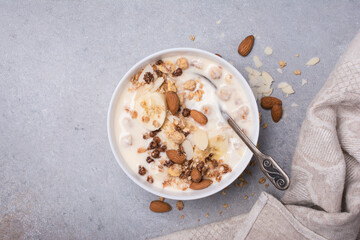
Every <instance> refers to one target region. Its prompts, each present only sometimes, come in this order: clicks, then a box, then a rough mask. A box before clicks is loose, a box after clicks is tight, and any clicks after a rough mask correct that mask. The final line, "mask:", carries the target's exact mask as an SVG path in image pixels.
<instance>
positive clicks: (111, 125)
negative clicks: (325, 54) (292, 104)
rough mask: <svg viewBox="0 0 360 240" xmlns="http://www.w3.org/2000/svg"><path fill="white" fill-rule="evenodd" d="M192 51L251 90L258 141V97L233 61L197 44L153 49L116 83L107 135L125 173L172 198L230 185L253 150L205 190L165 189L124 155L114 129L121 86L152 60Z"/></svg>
mask: <svg viewBox="0 0 360 240" xmlns="http://www.w3.org/2000/svg"><path fill="white" fill-rule="evenodd" d="M184 54H186V55H193V56H198V57H204V58H207V59H210V60H212V61H214V62H215V63H218V64H220V65H221V66H223V67H224V68H225V69H229V70H230V72H231V73H232V74H233V79H237V80H239V81H240V84H241V85H242V87H243V89H244V91H245V92H246V93H247V94H248V99H249V105H250V106H249V107H250V114H251V119H252V121H253V130H252V132H251V133H250V136H249V137H250V139H251V140H252V141H253V142H254V143H257V140H258V136H259V111H258V107H257V104H256V100H255V98H254V95H253V93H252V91H251V89H250V87H249V85H248V84H247V82H246V80H245V78H244V77H243V76H242V75H241V73H240V72H239V71H238V70H237V69H236V68H234V67H233V65H231V64H230V63H228V62H227V61H225V60H224V59H222V58H220V57H218V56H216V55H215V54H213V53H209V52H207V51H203V50H199V49H194V48H172V49H167V50H163V51H160V52H157V53H154V54H152V55H150V56H148V57H146V58H144V59H142V60H141V61H139V62H138V63H137V64H135V66H133V67H132V68H131V69H130V70H129V71H128V72H127V73H126V74H125V76H124V77H123V78H122V79H121V80H120V82H119V84H118V85H117V87H116V89H115V91H114V93H113V96H112V98H111V101H110V106H109V111H108V119H107V130H108V137H109V141H110V146H111V149H112V152H113V153H114V156H115V158H116V160H117V162H118V163H119V165H120V167H121V168H122V169H123V171H124V172H125V173H126V175H127V176H128V177H129V178H130V179H131V180H133V181H134V182H135V183H136V184H137V185H139V186H140V187H142V188H143V189H145V190H146V191H148V192H151V193H153V194H155V195H158V196H162V197H165V198H170V199H176V200H193V199H199V198H203V197H207V196H210V195H212V194H214V193H216V192H219V191H220V190H222V189H224V188H225V187H227V186H228V185H229V184H231V183H232V182H233V181H234V180H235V179H236V178H237V177H238V176H239V175H240V174H241V173H242V172H243V171H244V170H245V168H246V166H247V165H248V163H249V162H250V160H251V157H252V155H253V154H252V152H251V151H250V150H249V149H246V151H245V152H244V155H243V157H242V159H239V163H238V164H237V165H236V166H235V167H234V168H233V169H232V172H230V173H228V174H227V175H225V176H224V177H223V179H222V180H221V182H220V183H216V184H212V185H210V186H209V187H208V188H205V189H202V190H191V191H186V192H183V191H174V190H167V189H166V188H165V189H158V188H155V187H151V185H149V184H148V183H147V182H146V181H145V180H144V179H143V178H141V177H140V176H139V174H138V173H137V172H134V171H132V170H131V169H130V168H129V166H128V165H127V163H126V162H125V160H124V159H123V157H122V156H121V153H120V150H119V147H118V146H117V141H116V136H115V130H114V124H115V119H114V118H115V110H116V106H117V104H118V100H119V97H120V94H121V92H122V90H123V89H124V88H125V86H126V84H127V83H128V81H129V79H130V78H131V76H133V75H134V74H136V73H137V72H138V71H139V70H140V69H141V68H142V67H144V66H146V65H147V64H149V63H153V62H156V61H157V60H159V59H163V58H166V57H171V56H181V55H184Z"/></svg>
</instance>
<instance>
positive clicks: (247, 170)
mask: <svg viewBox="0 0 360 240" xmlns="http://www.w3.org/2000/svg"><path fill="white" fill-rule="evenodd" d="M244 172H245V173H247V174H249V175H250V176H252V173H251V171H250V170H249V169H245V170H244Z"/></svg>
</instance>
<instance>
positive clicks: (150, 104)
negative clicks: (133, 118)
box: [135, 92, 166, 131]
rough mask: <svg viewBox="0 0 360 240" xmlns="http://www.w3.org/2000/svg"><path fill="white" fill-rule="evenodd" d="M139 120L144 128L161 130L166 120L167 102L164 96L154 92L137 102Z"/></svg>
mask: <svg viewBox="0 0 360 240" xmlns="http://www.w3.org/2000/svg"><path fill="white" fill-rule="evenodd" d="M135 111H136V112H137V113H138V116H137V119H138V120H139V121H140V122H141V123H142V124H143V126H144V127H145V128H146V129H148V130H150V131H154V130H157V129H159V128H160V127H161V126H162V125H163V124H164V121H165V118H166V101H165V96H164V94H161V93H158V92H154V93H147V94H145V95H143V96H141V97H139V98H138V99H137V100H136V102H135Z"/></svg>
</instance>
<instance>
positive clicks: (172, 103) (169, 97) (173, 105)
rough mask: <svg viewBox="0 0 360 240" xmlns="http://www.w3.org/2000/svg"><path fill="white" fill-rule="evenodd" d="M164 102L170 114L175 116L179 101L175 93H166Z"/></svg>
mask: <svg viewBox="0 0 360 240" xmlns="http://www.w3.org/2000/svg"><path fill="white" fill-rule="evenodd" d="M166 102H167V105H168V107H169V110H170V112H171V113H172V114H173V115H175V114H176V113H177V112H178V111H179V107H180V99H179V97H178V95H177V94H176V92H173V91H169V92H167V93H166Z"/></svg>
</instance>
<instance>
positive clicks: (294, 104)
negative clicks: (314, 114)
mask: <svg viewBox="0 0 360 240" xmlns="http://www.w3.org/2000/svg"><path fill="white" fill-rule="evenodd" d="M291 106H292V107H297V106H299V105H297V104H296V103H292V104H291Z"/></svg>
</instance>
